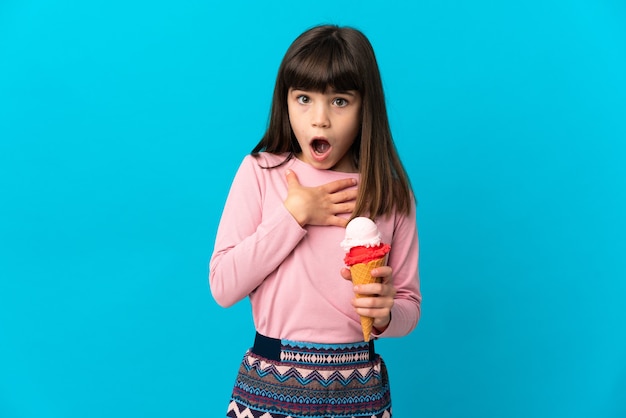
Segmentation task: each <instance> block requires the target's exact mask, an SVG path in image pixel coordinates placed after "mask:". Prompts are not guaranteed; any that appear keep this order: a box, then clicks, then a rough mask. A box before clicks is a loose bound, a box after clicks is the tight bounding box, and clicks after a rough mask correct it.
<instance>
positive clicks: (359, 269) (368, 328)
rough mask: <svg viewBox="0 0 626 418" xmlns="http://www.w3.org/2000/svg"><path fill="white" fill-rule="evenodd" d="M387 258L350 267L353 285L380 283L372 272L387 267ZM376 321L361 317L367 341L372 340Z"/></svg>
mask: <svg viewBox="0 0 626 418" xmlns="http://www.w3.org/2000/svg"><path fill="white" fill-rule="evenodd" d="M385 261H386V257H382V258H377V259H376V260H372V261H370V262H367V263H357V264H353V265H351V266H350V273H351V274H352V284H354V285H357V284H370V283H380V282H381V278H380V277H372V275H371V271H372V270H373V269H375V268H377V267H381V266H384V265H385ZM363 296H365V295H360V294H358V293H357V295H356V297H357V298H360V297H363ZM373 324H374V319H373V318H370V317H368V316H361V329H362V330H363V338H364V339H365V341H369V340H370V334H371V333H372V326H373Z"/></svg>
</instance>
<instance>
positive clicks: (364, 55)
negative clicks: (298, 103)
mask: <svg viewBox="0 0 626 418" xmlns="http://www.w3.org/2000/svg"><path fill="white" fill-rule="evenodd" d="M328 87H332V88H333V89H335V90H338V91H348V90H357V91H358V92H359V93H360V94H361V99H362V102H361V103H362V104H361V113H362V114H361V120H362V122H361V130H360V132H359V134H358V136H357V138H356V139H355V141H354V143H353V144H352V148H351V149H350V151H349V152H350V153H351V155H352V158H353V161H354V165H355V167H357V168H358V171H359V174H360V180H359V186H358V190H359V191H358V196H357V199H356V207H355V209H354V211H353V213H352V216H353V217H356V216H369V217H371V218H376V217H378V216H380V215H388V214H391V212H392V211H393V210H394V209H395V210H396V211H398V212H400V213H403V214H408V213H409V212H410V210H411V203H412V202H411V200H412V199H413V195H412V191H411V184H410V181H409V178H408V176H407V174H406V171H405V169H404V167H403V165H402V162H401V161H400V158H399V156H398V152H397V151H396V147H395V144H394V142H393V138H392V136H391V130H390V128H389V121H388V118H387V108H386V105H385V95H384V92H383V86H382V81H381V78H380V71H379V69H378V63H377V62H376V57H375V55H374V50H373V48H372V45H371V44H370V42H369V40H368V39H367V38H366V37H365V35H363V33H361V32H360V31H358V30H357V29H354V28H350V27H339V26H335V25H323V26H316V27H313V28H311V29H309V30H307V31H306V32H304V33H303V34H301V35H300V36H299V37H298V38H296V40H295V41H294V42H293V43H292V44H291V46H290V47H289V49H288V50H287V52H286V53H285V56H284V58H283V60H282V62H281V64H280V67H279V69H278V76H277V77H276V86H275V88H274V96H273V99H272V108H271V111H270V120H269V126H268V128H267V131H266V132H265V135H263V138H262V139H261V141H260V142H259V143H258V144H257V145H256V146H255V147H254V149H253V150H252V155H257V154H258V153H259V152H261V151H265V152H270V153H275V154H280V153H288V156H287V159H286V160H285V162H286V161H288V160H289V159H291V158H293V156H294V155H295V154H297V153H299V152H300V151H301V149H300V146H299V144H298V141H297V139H296V137H295V135H294V133H293V131H292V129H291V124H290V123H289V114H288V109H287V94H288V92H289V89H290V88H298V89H302V90H311V91H318V92H325V91H326V89H327V88H328ZM281 165H282V164H281Z"/></svg>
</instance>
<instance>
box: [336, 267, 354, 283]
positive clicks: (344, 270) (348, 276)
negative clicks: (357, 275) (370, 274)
mask: <svg viewBox="0 0 626 418" xmlns="http://www.w3.org/2000/svg"><path fill="white" fill-rule="evenodd" d="M339 274H341V277H343V278H344V279H345V280H352V274H351V273H350V269H349V268H346V267H344V268H342V269H341V270H340V271H339Z"/></svg>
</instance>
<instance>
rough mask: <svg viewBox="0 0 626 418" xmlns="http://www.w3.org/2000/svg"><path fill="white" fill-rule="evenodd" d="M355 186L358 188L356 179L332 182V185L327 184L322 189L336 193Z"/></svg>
mask: <svg viewBox="0 0 626 418" xmlns="http://www.w3.org/2000/svg"><path fill="white" fill-rule="evenodd" d="M353 186H356V179H340V180H335V181H331V182H330V183H326V184H324V185H322V186H320V187H321V188H322V189H323V190H324V191H326V192H328V193H335V192H338V191H340V190H344V189H347V188H348V187H353Z"/></svg>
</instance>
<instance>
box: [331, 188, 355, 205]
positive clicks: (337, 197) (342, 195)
mask: <svg viewBox="0 0 626 418" xmlns="http://www.w3.org/2000/svg"><path fill="white" fill-rule="evenodd" d="M357 193H358V191H357V189H351V190H344V191H340V192H335V193H332V194H331V195H330V201H331V202H332V203H342V202H350V201H354V200H356V196H357Z"/></svg>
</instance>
